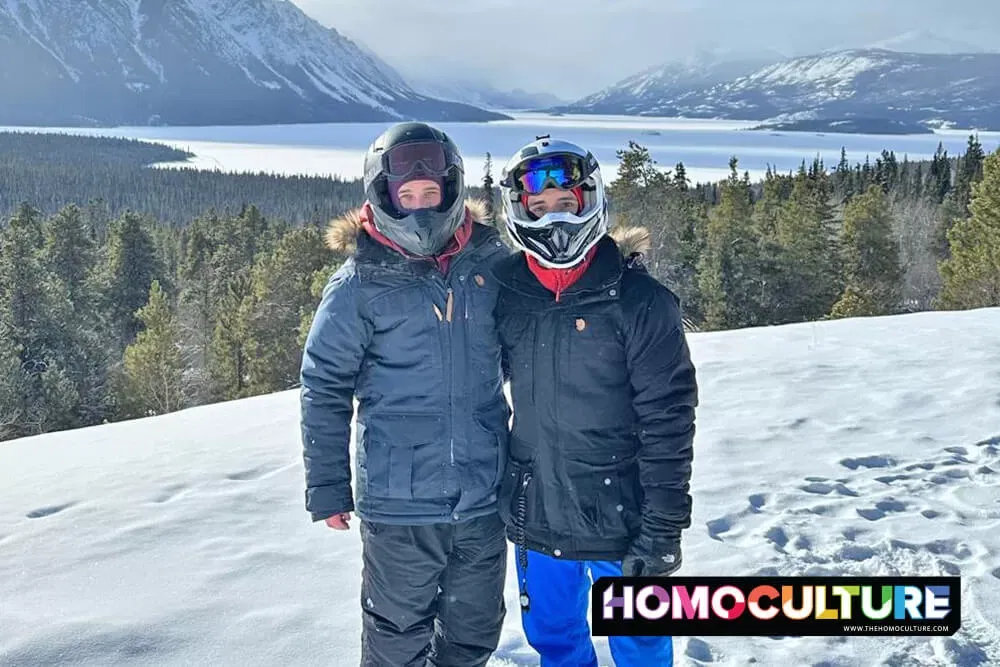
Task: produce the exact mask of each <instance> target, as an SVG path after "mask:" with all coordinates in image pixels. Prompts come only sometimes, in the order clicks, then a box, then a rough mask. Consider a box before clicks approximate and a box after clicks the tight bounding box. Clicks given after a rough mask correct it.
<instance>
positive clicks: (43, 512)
mask: <svg viewBox="0 0 1000 667" xmlns="http://www.w3.org/2000/svg"><path fill="white" fill-rule="evenodd" d="M74 505H76V503H75V502H73V503H63V504H62V505H49V506H47V507H39V508H38V509H35V510H31V511H30V512H28V513H27V514H25V516H26V517H27V518H29V519H43V518H45V517H48V516H52V515H54V514H58V513H59V512H62V511H64V510H68V509H69V508H70V507H73V506H74Z"/></svg>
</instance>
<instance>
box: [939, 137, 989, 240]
mask: <svg viewBox="0 0 1000 667" xmlns="http://www.w3.org/2000/svg"><path fill="white" fill-rule="evenodd" d="M985 159H986V154H985V153H984V152H983V145H982V144H981V143H979V138H978V137H976V136H975V135H970V136H969V143H968V148H967V149H966V152H965V154H964V155H962V156H961V157H960V158H959V159H958V161H957V162H958V165H957V169H956V172H955V186H954V188H952V189H951V190H950V191H949V192H948V194H947V196H946V197H945V198H944V202H943V203H942V204H941V212H940V221H939V223H938V227H937V233H936V235H935V238H934V253H935V255H936V256H937V257H938V258H939V259H947V258H948V252H949V248H948V231H949V230H950V229H951V228H952V227H953V226H954V225H955V223H956V222H958V221H959V220H964V219H966V218H968V217H969V202H970V200H971V198H972V186H973V185H975V184H976V183H978V182H979V181H981V180H982V179H983V162H984V160H985Z"/></svg>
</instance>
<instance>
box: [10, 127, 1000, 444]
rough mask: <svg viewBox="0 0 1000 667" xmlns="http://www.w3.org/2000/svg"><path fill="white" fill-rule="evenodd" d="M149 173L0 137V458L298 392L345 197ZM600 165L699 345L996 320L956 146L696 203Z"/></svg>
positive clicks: (100, 147) (987, 229)
mask: <svg viewBox="0 0 1000 667" xmlns="http://www.w3.org/2000/svg"><path fill="white" fill-rule="evenodd" d="M60 142H64V143H60ZM95 156H97V157H95ZM168 159H177V155H176V154H175V153H174V152H172V151H171V149H163V148H161V147H157V146H153V145H150V144H143V143H140V142H126V141H122V140H104V139H90V138H74V137H61V138H53V137H52V135H49V136H46V135H38V136H33V135H3V134H0V210H3V211H6V210H7V208H5V207H9V209H10V213H9V214H8V213H4V219H3V222H2V226H0V439H11V438H17V437H23V436H28V435H34V434H38V433H44V432H49V431H55V430H62V429H70V428H76V427H81V426H87V425H92V424H99V423H102V422H106V421H115V420H120V419H129V418H135V417H140V416H145V415H152V414H163V413H166V412H171V411H174V410H178V409H182V408H185V407H190V406H194V405H201V404H206V403H210V402H216V401H222V400H229V399H235V398H241V397H248V396H253V395H258V394H264V393H271V392H275V391H282V390H286V389H291V388H294V387H295V386H297V382H298V370H299V361H300V355H301V347H302V344H303V342H304V337H305V334H306V332H307V331H308V327H309V325H310V322H311V318H312V315H313V312H314V309H315V307H316V304H317V303H318V301H319V296H320V291H321V289H322V287H323V285H324V284H325V283H326V280H327V278H328V277H329V275H330V273H331V272H332V271H333V270H335V268H336V267H337V266H338V265H339V264H340V262H341V261H343V259H344V258H343V257H339V256H336V255H334V254H333V253H332V252H331V251H329V250H327V249H326V247H325V245H324V242H323V229H324V226H325V224H326V222H327V221H328V220H329V219H330V218H331V217H333V216H334V215H336V214H339V213H341V212H343V211H344V210H346V209H348V208H350V207H353V206H356V205H357V204H359V203H360V202H361V198H362V192H361V184H360V181H355V182H343V181H334V180H330V179H309V178H286V177H280V176H265V175H260V176H248V175H226V174H221V173H212V172H198V171H185V172H174V171H168V170H157V169H149V168H146V167H145V166H144V165H147V164H150V163H153V162H161V161H164V160H168ZM618 159H619V162H620V167H621V171H620V174H621V177H620V178H619V180H617V181H616V182H615V183H614V184H613V185H612V186H611V188H610V195H611V198H612V207H613V210H614V214H615V216H616V218H617V220H618V223H619V224H636V225H643V226H646V227H648V228H650V229H651V231H652V232H653V237H654V249H653V251H652V252H651V253H650V255H649V257H648V258H647V265H648V266H649V267H650V268H651V270H652V271H653V272H654V274H655V275H657V277H659V278H660V279H662V280H664V281H665V282H666V283H668V284H669V285H670V286H671V287H672V288H673V289H675V291H677V292H678V293H679V294H680V295H681V297H682V299H683V301H684V307H685V311H686V313H685V314H686V315H687V317H688V318H690V319H691V320H693V321H694V322H695V323H696V324H697V325H698V326H699V327H700V328H702V329H731V328H738V327H747V326H761V325H773V324H783V323H790V322H803V321H814V320H819V319H824V318H830V317H847V316H863V315H882V314H894V313H903V312H912V311H917V310H927V309H932V308H960V309H964V308H977V307H985V306H1000V254H998V253H1000V152H998V153H997V154H994V155H990V156H987V155H985V154H984V152H983V150H982V146H981V145H980V144H979V142H978V141H977V140H976V139H975V137H970V139H969V144H968V147H967V149H966V151H965V152H964V153H963V154H962V155H959V156H957V157H950V156H948V155H947V154H946V153H944V151H943V150H942V151H939V153H938V155H937V156H935V158H934V160H932V161H929V162H922V163H910V162H907V161H905V160H904V161H898V160H897V159H896V157H895V156H894V155H893V154H891V153H883V154H882V155H880V156H879V157H878V158H877V159H876V160H875V161H874V163H870V162H866V163H865V164H856V165H850V164H848V163H847V161H846V160H842V161H841V162H840V164H838V165H836V166H835V167H834V168H833V169H830V170H828V169H827V168H826V167H825V166H824V165H823V164H822V163H820V162H818V161H817V162H813V163H811V164H808V163H804V164H803V165H802V168H801V169H800V170H798V172H797V173H791V174H777V173H770V172H769V173H768V175H767V177H766V178H765V179H764V180H763V181H762V182H758V183H752V182H751V181H750V179H749V178H748V177H747V176H746V175H745V174H744V175H743V176H741V175H740V174H739V171H738V163H737V161H736V159H735V158H734V159H733V161H732V162H731V165H730V166H731V175H730V177H729V178H728V179H727V180H726V181H723V182H720V183H717V184H691V183H690V182H689V181H688V179H687V178H686V176H685V173H684V167H683V165H682V164H679V165H677V166H676V168H675V169H673V170H670V171H665V170H662V169H659V168H658V166H657V165H656V164H655V163H654V162H653V161H652V159H651V158H650V156H649V153H648V152H647V151H646V150H645V149H644V148H643V147H642V146H639V145H637V144H634V143H633V144H630V145H629V146H628V147H627V148H624V149H623V150H621V151H620V152H619V155H618ZM608 167H610V165H609V166H608ZM81 172H88V173H87V174H86V175H84V174H82V173H81ZM484 184H485V185H486V187H487V188H489V190H485V189H480V188H477V189H476V190H475V191H474V192H476V193H479V194H480V195H481V194H483V193H485V192H487V191H492V187H490V186H491V175H490V174H489V172H487V174H486V179H484ZM227 197H231V198H227Z"/></svg>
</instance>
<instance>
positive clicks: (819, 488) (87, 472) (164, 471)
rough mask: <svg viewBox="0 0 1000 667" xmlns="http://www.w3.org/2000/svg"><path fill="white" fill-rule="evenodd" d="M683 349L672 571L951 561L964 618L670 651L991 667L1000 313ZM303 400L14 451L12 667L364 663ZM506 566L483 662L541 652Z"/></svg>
mask: <svg viewBox="0 0 1000 667" xmlns="http://www.w3.org/2000/svg"><path fill="white" fill-rule="evenodd" d="M691 345H692V348H693V355H694V359H695V362H696V363H697V366H698V373H699V379H700V384H701V396H702V405H701V408H700V410H699V413H698V424H699V427H698V435H697V442H696V448H697V453H696V458H695V468H694V470H695V473H694V479H693V493H694V512H695V514H694V519H693V527H692V528H691V530H690V531H689V532H688V533H686V538H685V563H686V565H685V566H684V569H683V570H682V573H684V574H688V575H728V574H732V575H747V574H755V573H780V574H833V575H836V574H865V575H878V574H911V575H933V574H949V575H955V574H961V576H962V578H963V586H964V590H963V595H964V599H963V600H962V609H963V616H964V618H963V619H962V629H961V631H960V632H959V633H958V634H957V635H956V636H954V637H950V638H949V637H932V638H928V637H921V638H916V637H915V638H909V637H899V638H895V637H879V638H853V637H852V638H836V637H819V638H784V639H775V638H764V637H761V638H757V637H740V638H717V637H703V638H697V637H695V638H687V637H683V638H677V640H676V647H677V648H676V652H677V661H676V664H677V665H706V664H713V665H734V666H735V665H740V666H743V665H747V664H751V663H752V664H755V665H762V666H770V665H773V666H775V667H798V666H805V665H811V666H814V667H818V666H820V665H823V666H826V667H832V666H837V667H845V666H855V665H857V666H865V667H869V666H872V665H886V666H893V667H902V666H911V665H920V666H924V665H956V666H959V667H972V666H975V665H997V664H1000V309H990V310H981V311H973V312H964V313H928V314H917V315H908V316H901V317H895V318H880V319H867V320H846V321H837V322H827V323H821V324H803V325H792V326H785V327H776V328H762V329H755V330H745V331H733V332H719V333H701V334H694V335H692V336H691ZM297 410H298V405H297V394H296V393H295V392H294V391H291V392H284V393H280V394H274V395H270V396H262V397H258V398H253V399H248V400H242V401H236V402H231V403H224V404H218V405H213V406H205V407H200V408H196V409H191V410H187V411H183V412H179V413H175V414H170V415H165V416H162V417H156V418H150V419H144V420H137V421H133V422H127V423H121V424H113V425H106V426H101V427H95V428H90V429H84V430H78V431H74V432H66V433H57V434H49V435H45V436H42V437H37V438H29V439H24V440H19V441H14V442H7V443H0V665H4V667H8V666H10V667H15V666H16V667H21V666H24V667H29V666H30V667H44V666H48V665H79V666H90V665H156V666H157V667H161V666H172V665H212V666H213V667H214V666H226V665H233V666H236V667H248V666H251V665H261V666H268V667H271V666H274V665H296V666H298V665H303V666H311V665H316V666H320V665H325V666H326V665H338V666H339V665H344V666H348V665H352V664H357V659H358V655H359V649H358V638H359V633H360V621H359V615H360V611H359V599H358V598H359V582H360V557H359V540H358V532H357V527H356V526H353V527H352V530H351V532H349V533H346V534H345V533H339V532H334V531H331V530H329V529H326V528H325V527H323V526H321V525H314V524H312V523H310V521H309V520H308V518H307V515H306V513H305V511H304V509H303V506H302V503H303V488H302V486H303V476H302V464H301V458H300V449H299V440H298V423H297ZM511 567H513V560H511ZM508 581H509V587H508V607H509V610H510V611H509V616H508V620H507V626H506V629H505V633H504V636H503V640H502V643H501V646H500V650H499V651H498V653H497V656H496V658H495V660H494V662H493V663H492V664H493V665H495V666H497V667H499V666H508V667H509V666H511V665H533V664H537V659H536V658H535V657H534V655H533V653H532V651H531V650H530V649H529V648H528V647H527V646H526V645H525V643H524V641H523V639H522V635H521V632H520V627H519V621H518V606H517V596H516V583H515V581H514V578H513V577H510V578H509V580H508ZM598 647H599V651H600V655H601V658H602V662H603V663H604V664H609V665H610V664H611V663H610V657H609V653H608V650H607V646H606V644H605V643H604V641H603V640H598Z"/></svg>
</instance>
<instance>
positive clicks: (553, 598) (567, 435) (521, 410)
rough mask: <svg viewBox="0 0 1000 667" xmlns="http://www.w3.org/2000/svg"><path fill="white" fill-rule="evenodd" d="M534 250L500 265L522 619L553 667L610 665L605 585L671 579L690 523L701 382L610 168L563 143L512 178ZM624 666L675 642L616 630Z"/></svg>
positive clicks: (507, 212) (541, 144) (511, 510)
mask: <svg viewBox="0 0 1000 667" xmlns="http://www.w3.org/2000/svg"><path fill="white" fill-rule="evenodd" d="M500 185H501V192H502V197H503V209H504V216H505V218H506V225H507V230H508V231H509V233H510V236H511V238H512V239H513V241H514V243H515V244H516V245H517V246H518V247H519V248H520V249H521V251H522V252H520V253H517V254H515V255H512V256H511V257H509V258H507V259H506V260H504V261H502V262H500V263H499V264H497V266H496V268H495V270H494V274H495V275H496V277H497V280H498V281H499V282H500V283H501V290H500V297H499V300H498V302H497V321H498V326H499V328H500V338H501V343H502V344H503V347H504V352H505V355H506V356H507V363H508V364H509V370H510V384H511V397H512V399H513V410H514V423H513V431H512V433H511V441H510V454H509V459H508V463H507V471H506V473H505V476H504V481H503V484H502V486H501V492H500V514H501V516H502V517H503V519H504V522H505V523H506V525H507V533H508V536H509V538H510V539H511V540H512V541H513V542H514V543H515V545H516V551H517V573H518V584H519V588H520V592H521V619H522V624H523V627H524V630H525V634H526V636H527V639H528V642H529V644H530V645H531V646H532V647H534V648H535V650H536V651H538V653H539V654H540V655H541V658H542V662H541V664H542V665H544V666H546V667H557V666H558V667H562V666H566V667H568V666H570V665H572V666H573V667H585V666H591V665H593V666H596V665H597V658H596V655H595V651H594V647H593V644H592V642H591V640H590V632H589V627H588V624H587V608H588V603H589V599H590V598H589V589H590V583H591V581H596V580H597V579H598V578H600V577H602V576H622V575H623V574H624V575H625V576H640V575H642V576H665V575H669V574H672V573H674V572H676V571H677V570H678V568H680V567H681V562H682V560H681V533H682V531H683V530H684V529H686V528H688V527H689V526H690V521H691V519H690V517H691V498H690V495H689V480H690V476H691V464H692V445H693V438H694V431H695V408H696V406H697V394H698V391H697V383H696V379H695V369H694V365H693V363H692V361H691V358H690V354H689V350H688V345H687V342H686V340H685V332H684V327H683V324H682V320H681V309H680V303H679V300H678V298H677V297H676V296H675V295H674V294H673V292H671V291H670V290H669V289H668V288H667V287H665V286H664V285H662V284H660V283H659V282H657V281H656V280H655V279H654V278H653V277H651V276H650V275H649V274H648V273H647V272H646V270H645V269H644V268H643V265H642V263H641V261H640V259H641V253H635V252H633V250H634V249H636V246H637V245H638V246H639V247H641V246H643V245H646V246H648V236H649V235H648V232H646V231H645V230H643V229H631V230H622V231H618V230H616V232H617V233H615V235H614V236H615V238H617V239H618V240H617V241H616V240H615V238H612V236H611V235H610V234H609V233H608V205H607V202H606V200H605V196H604V185H603V182H602V180H601V173H600V168H599V165H598V163H597V160H596V159H595V158H594V156H593V155H592V154H591V153H590V152H588V151H586V150H584V149H582V148H580V147H579V146H577V145H575V144H572V143H569V142H566V141H560V140H556V139H550V138H548V137H541V138H539V139H538V140H537V141H535V142H533V143H531V144H529V145H527V146H525V147H524V148H522V149H521V150H520V151H518V153H517V154H516V155H515V156H514V157H512V158H511V160H510V161H509V162H508V163H507V165H506V167H505V168H504V172H503V174H502V180H501V183H500ZM610 646H611V651H612V655H613V657H614V659H615V663H616V665H618V667H626V666H627V667H637V666H639V665H658V666H659V665H670V664H672V661H673V647H672V641H671V638H669V637H611V638H610Z"/></svg>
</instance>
